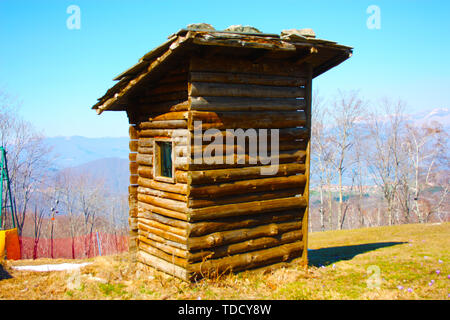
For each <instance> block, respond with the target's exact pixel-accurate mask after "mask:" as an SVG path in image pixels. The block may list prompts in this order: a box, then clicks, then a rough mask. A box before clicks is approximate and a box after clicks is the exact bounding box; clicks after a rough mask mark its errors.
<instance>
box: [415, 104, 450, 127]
mask: <svg viewBox="0 0 450 320" xmlns="http://www.w3.org/2000/svg"><path fill="white" fill-rule="evenodd" d="M407 120H409V121H411V122H413V123H414V124H417V125H421V124H424V123H431V122H433V121H437V122H439V123H441V124H442V126H443V127H444V128H445V129H449V128H450V109H449V108H436V109H433V110H431V111H429V110H427V111H422V112H417V113H413V114H410V115H408V116H407Z"/></svg>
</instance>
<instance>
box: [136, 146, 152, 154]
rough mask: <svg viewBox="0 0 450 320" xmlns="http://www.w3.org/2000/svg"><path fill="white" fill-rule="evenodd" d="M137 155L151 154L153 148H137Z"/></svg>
mask: <svg viewBox="0 0 450 320" xmlns="http://www.w3.org/2000/svg"><path fill="white" fill-rule="evenodd" d="M137 151H138V153H142V154H153V147H138V150H137Z"/></svg>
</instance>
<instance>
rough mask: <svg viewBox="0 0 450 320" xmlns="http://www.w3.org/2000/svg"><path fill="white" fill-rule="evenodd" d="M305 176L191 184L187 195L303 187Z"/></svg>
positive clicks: (218, 194)
mask: <svg viewBox="0 0 450 320" xmlns="http://www.w3.org/2000/svg"><path fill="white" fill-rule="evenodd" d="M305 183H306V177H305V175H303V174H299V175H291V176H286V177H270V178H260V179H251V180H239V181H233V182H226V183H219V184H211V185H191V187H190V190H189V191H190V194H189V195H188V196H189V197H194V198H195V197H220V196H226V195H235V194H240V193H242V192H244V193H245V192H263V191H269V190H270V191H273V190H281V189H291V188H300V187H303V186H304V185H305Z"/></svg>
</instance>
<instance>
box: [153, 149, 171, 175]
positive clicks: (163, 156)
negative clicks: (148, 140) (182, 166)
mask: <svg viewBox="0 0 450 320" xmlns="http://www.w3.org/2000/svg"><path fill="white" fill-rule="evenodd" d="M156 144H157V148H158V153H159V155H158V162H159V163H158V167H159V170H158V171H159V175H160V176H163V177H168V178H172V142H165V141H157V142H156Z"/></svg>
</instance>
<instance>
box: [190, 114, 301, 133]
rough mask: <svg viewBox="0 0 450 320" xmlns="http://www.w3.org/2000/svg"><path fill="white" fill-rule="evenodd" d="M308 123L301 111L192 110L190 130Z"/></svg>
mask: <svg viewBox="0 0 450 320" xmlns="http://www.w3.org/2000/svg"><path fill="white" fill-rule="evenodd" d="M305 124H306V116H305V114H304V112H301V111H290V112H289V111H279V112H235V111H233V112H209V111H191V113H190V119H189V121H188V128H189V130H196V129H197V130H207V129H210V128H213V129H218V130H226V129H254V128H256V129H281V128H295V127H300V126H303V125H305Z"/></svg>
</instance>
